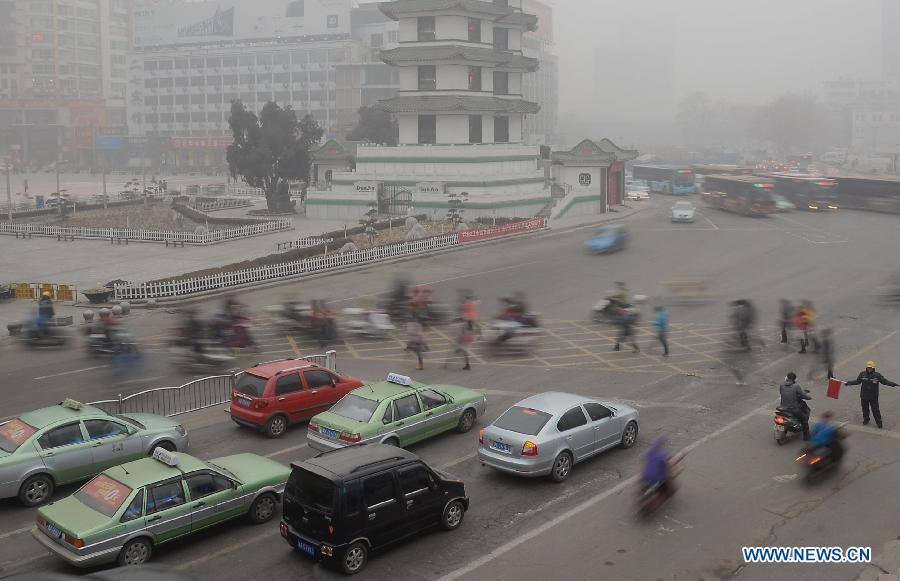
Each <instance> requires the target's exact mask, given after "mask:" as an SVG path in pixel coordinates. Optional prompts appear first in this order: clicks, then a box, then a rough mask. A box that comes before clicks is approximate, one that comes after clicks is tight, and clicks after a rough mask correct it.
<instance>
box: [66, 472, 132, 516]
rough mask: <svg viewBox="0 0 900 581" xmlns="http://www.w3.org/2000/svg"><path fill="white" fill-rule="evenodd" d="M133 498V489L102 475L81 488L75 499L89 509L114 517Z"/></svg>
mask: <svg viewBox="0 0 900 581" xmlns="http://www.w3.org/2000/svg"><path fill="white" fill-rule="evenodd" d="M129 496H131V488H129V487H128V486H125V485H124V484H122V483H121V482H119V481H118V480H113V479H112V478H110V477H109V476H107V475H106V474H100V475H99V476H97V477H95V478H94V479H93V480H91V481H90V482H88V483H87V484H85V485H84V486H82V487H81V489H80V490H79V491H78V492H76V493H75V498H76V499H77V500H78V501H80V502H81V503H82V504H84V505H85V506H87V507H88V508H92V509H94V510H96V511H97V512H99V513H101V514H103V515H105V516H107V517H110V518H111V517H112V516H113V515H115V514H116V512H118V510H119V509H120V508H121V507H122V505H123V504H125V501H126V500H128V497H129Z"/></svg>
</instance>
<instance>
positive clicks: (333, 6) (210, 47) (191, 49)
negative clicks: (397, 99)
mask: <svg viewBox="0 0 900 581" xmlns="http://www.w3.org/2000/svg"><path fill="white" fill-rule="evenodd" d="M135 18H136V20H135V51H134V53H133V55H132V57H131V62H130V78H129V89H128V110H129V113H128V124H129V130H130V133H131V134H132V135H134V136H138V137H140V138H146V139H148V140H156V141H157V142H158V141H159V140H166V141H167V142H168V143H170V144H171V150H172V152H171V153H170V154H168V155H167V157H166V158H164V159H162V160H154V161H155V162H159V163H162V162H165V163H168V164H174V165H176V166H179V167H184V166H190V167H201V166H202V167H211V166H222V165H223V164H224V152H225V149H226V148H227V147H228V145H229V144H230V143H231V138H230V130H229V127H228V112H229V110H230V108H231V102H232V101H233V100H236V99H240V100H241V101H242V102H243V103H244V104H245V105H246V106H247V107H248V108H249V109H250V110H252V111H257V112H258V111H259V110H260V109H262V107H263V105H264V104H265V103H266V102H268V101H275V102H277V103H278V104H279V105H291V106H292V107H293V108H294V110H295V111H297V112H298V114H299V115H304V114H306V113H309V114H311V115H312V116H313V117H315V118H316V120H317V121H318V122H319V123H320V124H321V125H322V127H323V128H324V130H325V134H326V137H333V138H339V139H343V138H344V137H345V136H346V134H347V133H348V132H349V131H350V130H351V129H352V128H353V126H354V125H355V123H356V121H357V110H358V109H359V108H360V107H361V106H364V105H373V104H374V103H375V102H376V101H378V100H379V99H384V98H387V97H390V96H392V95H394V94H395V93H396V89H397V84H398V78H397V75H396V73H395V72H394V71H392V70H391V69H390V67H388V66H387V65H386V64H385V63H383V62H381V61H380V60H379V59H378V58H377V51H379V50H381V49H382V48H383V47H385V46H391V43H394V44H396V42H397V35H398V33H399V27H398V26H397V25H396V23H395V22H392V21H390V20H389V19H387V18H386V17H385V16H384V15H382V14H381V13H380V12H378V11H377V10H376V9H374V7H371V6H370V7H366V6H363V7H361V8H358V9H354V8H353V4H352V0H305V1H301V2H298V1H296V0H294V1H288V0H256V1H254V2H245V1H243V0H216V1H214V2H184V1H171V0H170V1H163V2H160V1H157V2H147V1H146V0H145V3H144V4H143V5H141V6H140V8H139V9H138V10H137V11H136V15H135ZM164 149H165V148H160V153H164Z"/></svg>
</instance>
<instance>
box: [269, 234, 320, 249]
mask: <svg viewBox="0 0 900 581" xmlns="http://www.w3.org/2000/svg"><path fill="white" fill-rule="evenodd" d="M332 242H334V238H323V237H321V236H306V237H304V238H300V239H299V240H290V241H288V242H279V243H278V244H277V247H278V250H294V249H296V248H310V247H312V246H319V245H320V244H330V243H332Z"/></svg>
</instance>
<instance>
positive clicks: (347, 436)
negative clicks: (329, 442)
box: [341, 432, 362, 444]
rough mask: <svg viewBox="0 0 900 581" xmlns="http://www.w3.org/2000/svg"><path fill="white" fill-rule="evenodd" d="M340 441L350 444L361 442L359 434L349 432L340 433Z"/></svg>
mask: <svg viewBox="0 0 900 581" xmlns="http://www.w3.org/2000/svg"><path fill="white" fill-rule="evenodd" d="M341 440H343V441H345V442H350V443H351V444H356V443H357V442H359V441H360V440H362V436H361V435H359V434H351V433H349V432H341Z"/></svg>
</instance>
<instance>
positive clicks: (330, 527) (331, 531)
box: [328, 525, 334, 535]
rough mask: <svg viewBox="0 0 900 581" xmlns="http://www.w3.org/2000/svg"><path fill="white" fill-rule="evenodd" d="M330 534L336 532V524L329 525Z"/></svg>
mask: <svg viewBox="0 0 900 581" xmlns="http://www.w3.org/2000/svg"><path fill="white" fill-rule="evenodd" d="M328 534H329V535H333V534H334V525H328Z"/></svg>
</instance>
